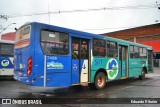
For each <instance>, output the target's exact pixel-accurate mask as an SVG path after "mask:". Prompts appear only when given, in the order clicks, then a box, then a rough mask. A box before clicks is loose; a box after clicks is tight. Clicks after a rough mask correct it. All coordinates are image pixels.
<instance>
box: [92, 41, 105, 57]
mask: <svg viewBox="0 0 160 107" xmlns="http://www.w3.org/2000/svg"><path fill="white" fill-rule="evenodd" d="M93 56H96V57H105V56H106V41H105V40H103V39H95V38H94V39H93Z"/></svg>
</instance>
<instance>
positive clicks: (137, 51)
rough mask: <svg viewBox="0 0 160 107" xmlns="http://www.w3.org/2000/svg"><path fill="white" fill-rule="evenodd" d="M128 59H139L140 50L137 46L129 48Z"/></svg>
mask: <svg viewBox="0 0 160 107" xmlns="http://www.w3.org/2000/svg"><path fill="white" fill-rule="evenodd" d="M130 58H140V49H139V47H137V46H130Z"/></svg>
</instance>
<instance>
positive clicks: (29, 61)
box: [27, 57, 32, 76]
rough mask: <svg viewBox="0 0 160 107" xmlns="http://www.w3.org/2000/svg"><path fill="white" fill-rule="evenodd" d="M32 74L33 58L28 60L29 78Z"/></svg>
mask: <svg viewBox="0 0 160 107" xmlns="http://www.w3.org/2000/svg"><path fill="white" fill-rule="evenodd" d="M31 73H32V57H30V58H29V59H28V67H27V76H30V75H31Z"/></svg>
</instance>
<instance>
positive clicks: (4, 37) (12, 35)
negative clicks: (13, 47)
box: [1, 32, 16, 41]
mask: <svg viewBox="0 0 160 107" xmlns="http://www.w3.org/2000/svg"><path fill="white" fill-rule="evenodd" d="M15 35H16V33H15V32H9V33H5V34H3V35H1V40H10V41H15Z"/></svg>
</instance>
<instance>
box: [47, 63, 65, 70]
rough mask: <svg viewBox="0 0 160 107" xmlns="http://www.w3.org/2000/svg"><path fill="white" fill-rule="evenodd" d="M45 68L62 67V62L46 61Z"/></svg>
mask: <svg viewBox="0 0 160 107" xmlns="http://www.w3.org/2000/svg"><path fill="white" fill-rule="evenodd" d="M47 69H63V65H62V63H59V62H54V61H51V62H47Z"/></svg>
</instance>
